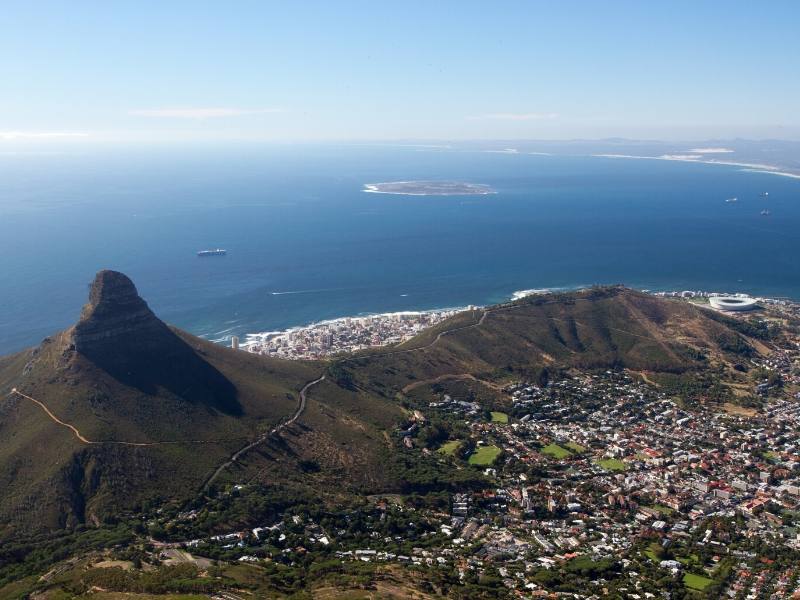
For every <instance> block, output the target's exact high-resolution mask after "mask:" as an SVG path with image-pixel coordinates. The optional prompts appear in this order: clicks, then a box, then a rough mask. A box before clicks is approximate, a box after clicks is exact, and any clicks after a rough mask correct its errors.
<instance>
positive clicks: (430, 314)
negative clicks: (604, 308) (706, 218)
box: [212, 285, 795, 360]
mask: <svg viewBox="0 0 800 600" xmlns="http://www.w3.org/2000/svg"><path fill="white" fill-rule="evenodd" d="M589 287H591V286H587V285H579V286H569V287H551V288H529V289H523V290H517V291H515V292H512V293H511V294H510V295H508V296H506V300H505V301H511V302H514V301H517V300H521V299H522V298H526V297H529V296H535V295H541V294H551V293H557V292H565V291H577V290H582V289H587V288H589ZM632 289H639V291H641V292H643V293H647V294H651V295H654V296H658V297H668V298H683V299H687V298H707V297H711V296H736V295H738V296H743V297H748V298H753V299H755V300H756V301H758V302H761V303H765V304H769V305H778V304H795V301H794V300H793V299H789V298H770V297H767V296H756V295H751V294H746V293H740V292H718V291H714V292H709V291H699V290H698V291H675V290H668V289H663V290H654V289H641V288H632ZM484 308H486V305H467V306H458V307H448V308H435V309H427V310H404V311H394V312H386V313H366V314H359V315H355V316H343V317H336V318H333V319H325V320H321V321H314V322H311V323H307V324H304V325H296V326H293V327H288V328H286V329H283V330H276V331H262V332H255V333H247V334H245V335H244V336H243V337H244V341H243V342H242V343H241V344H240V346H239V348H240V349H241V350H243V351H246V352H253V353H256V354H267V355H271V356H276V357H278V358H284V359H289V360H304V359H320V358H325V357H327V356H331V355H334V354H338V353H341V352H353V351H358V350H363V349H366V348H376V347H384V346H389V345H392V344H398V343H402V342H404V341H407V340H408V339H411V338H412V337H414V336H415V335H417V334H419V333H421V332H422V331H424V330H425V329H428V328H430V327H433V326H435V325H437V324H438V323H440V322H442V321H444V320H445V319H448V318H450V317H453V316H455V315H457V314H459V313H462V312H465V311H469V310H480V309H484ZM228 331H230V330H228ZM359 332H360V334H361V337H360V339H358V340H354V338H358V337H359V336H358V334H359ZM220 333H222V332H220ZM343 333H344V335H345V337H346V338H347V341H345V342H342V341H337V340H336V336H337V335H341V334H343ZM230 340H231V336H230V335H227V336H224V337H222V338H220V339H215V340H212V341H214V342H215V343H222V344H226V343H229V342H230ZM320 340H322V345H319V342H320Z"/></svg>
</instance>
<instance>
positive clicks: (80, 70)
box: [0, 1, 800, 151]
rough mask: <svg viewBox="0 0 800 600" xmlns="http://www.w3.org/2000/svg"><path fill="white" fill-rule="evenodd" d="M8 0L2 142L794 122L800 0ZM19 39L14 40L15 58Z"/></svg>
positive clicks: (711, 127) (609, 133)
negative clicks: (98, 0) (149, 1)
mask: <svg viewBox="0 0 800 600" xmlns="http://www.w3.org/2000/svg"><path fill="white" fill-rule="evenodd" d="M722 7H723V5H720V4H716V3H700V4H698V3H689V2H673V3H668V4H666V3H665V4H661V5H656V4H652V3H648V4H642V3H638V2H631V1H619V2H613V3H607V4H603V5H599V4H592V3H583V2H565V3H559V4H557V5H556V4H552V3H544V2H503V3H500V4H499V5H497V6H496V7H495V9H494V10H491V11H488V10H486V8H487V7H486V5H485V4H483V3H480V2H441V3H436V4H435V5H428V4H425V3H420V2H411V3H404V4H403V5H402V6H397V7H395V6H389V5H374V4H370V3H362V2H343V3H336V4H335V5H328V4H326V3H322V2H310V3H304V4H303V5H302V6H286V5H283V4H280V3H271V2H269V3H261V2H237V3H233V4H230V5H225V6H217V5H214V4H211V3H208V4H206V3H199V4H198V3H195V2H192V3H188V2H172V3H169V5H166V6H148V7H147V9H146V10H144V9H143V8H142V7H141V5H139V4H134V3H114V5H113V6H111V5H107V6H106V5H101V4H92V5H91V6H89V5H84V6H76V5H74V4H71V3H66V2H56V1H51V2H42V3H37V4H35V5H32V4H30V3H21V2H16V3H14V2H12V3H8V4H7V5H6V6H5V9H4V12H3V14H2V15H0V26H2V27H3V31H4V35H3V37H2V39H0V52H2V55H3V56H4V57H6V58H5V59H4V61H3V63H2V65H3V83H4V89H5V90H6V93H5V94H3V95H2V96H1V97H0V115H1V116H0V151H3V150H4V149H7V148H9V147H20V146H27V145H29V144H31V143H35V144H36V145H43V144H48V145H49V144H51V143H53V142H58V143H59V144H64V143H67V142H69V143H70V144H74V143H83V142H86V141H102V142H106V141H112V142H164V141H170V142H171V141H184V142H199V141H209V142H215V141H219V142H227V141H276V142H329V141H331V142H378V141H387V142H389V141H394V142H398V141H404V140H405V141H420V142H421V141H478V140H575V139H581V140H603V139H606V138H627V139H630V140H663V141H679V140H698V141H699V140H709V139H735V138H746V139H756V140H763V139H777V140H800V120H799V118H798V115H797V112H796V110H795V107H796V106H797V105H798V102H799V101H800V81H798V77H797V76H796V74H795V61H796V58H795V57H796V56H798V54H800V39H799V38H798V36H796V35H795V34H796V31H795V29H796V23H797V22H798V17H800V5H798V4H796V3H794V2H788V1H786V2H774V3H770V4H769V5H768V6H764V5H753V4H751V3H746V2H727V3H725V4H724V10H723V8H722ZM12 57H13V58H12Z"/></svg>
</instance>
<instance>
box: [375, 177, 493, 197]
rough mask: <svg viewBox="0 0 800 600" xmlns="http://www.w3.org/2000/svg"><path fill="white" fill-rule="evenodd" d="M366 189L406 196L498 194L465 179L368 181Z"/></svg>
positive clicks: (486, 186)
mask: <svg viewBox="0 0 800 600" xmlns="http://www.w3.org/2000/svg"><path fill="white" fill-rule="evenodd" d="M364 191H365V192H370V193H373V194H402V195H404V196H485V195H486V194H496V193H497V192H495V191H494V190H493V189H492V188H491V187H489V186H488V185H486V184H483V183H465V182H463V181H387V182H385V183H366V184H364Z"/></svg>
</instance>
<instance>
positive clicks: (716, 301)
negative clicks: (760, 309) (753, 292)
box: [708, 296, 756, 311]
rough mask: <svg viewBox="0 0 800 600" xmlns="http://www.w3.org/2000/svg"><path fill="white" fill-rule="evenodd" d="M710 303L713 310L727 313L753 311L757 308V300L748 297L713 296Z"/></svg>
mask: <svg viewBox="0 0 800 600" xmlns="http://www.w3.org/2000/svg"><path fill="white" fill-rule="evenodd" d="M708 301H709V302H710V303H711V306H712V307H713V308H716V309H717V310H726V311H745V310H753V309H754V308H755V306H756V301H755V298H748V297H746V296H712V297H711V298H709V299H708Z"/></svg>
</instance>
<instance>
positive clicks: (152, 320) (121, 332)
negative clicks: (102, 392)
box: [72, 270, 166, 353]
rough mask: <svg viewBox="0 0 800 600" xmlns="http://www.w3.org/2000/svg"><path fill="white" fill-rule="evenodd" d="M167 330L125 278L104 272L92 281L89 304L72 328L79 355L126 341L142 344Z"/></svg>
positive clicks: (108, 271)
mask: <svg viewBox="0 0 800 600" xmlns="http://www.w3.org/2000/svg"><path fill="white" fill-rule="evenodd" d="M165 329H166V326H165V325H164V324H163V323H162V322H161V321H160V320H159V319H158V318H157V317H156V316H155V315H154V314H153V312H152V311H151V310H150V308H149V307H148V306H147V303H146V302H145V301H144V300H142V298H141V297H140V296H139V293H138V292H137V291H136V286H135V285H134V284H133V282H132V281H131V280H130V279H129V278H128V277H127V276H126V275H124V274H123V273H119V272H118V271H110V270H103V271H100V272H99V273H97V275H96V276H95V278H94V282H92V285H91V290H90V292H89V303H88V304H86V305H85V306H84V307H83V311H82V312H81V317H80V320H79V321H78V323H77V324H76V325H75V327H74V328H73V332H72V341H73V344H74V345H75V349H76V350H77V351H78V352H82V353H87V352H90V351H92V350H95V349H97V347H98V346H100V347H105V346H109V345H111V346H114V345H116V343H118V342H121V341H122V340H123V339H129V340H133V339H138V340H140V341H143V340H146V339H147V338H148V337H149V336H152V335H154V334H159V333H161V334H163V332H164V330H165Z"/></svg>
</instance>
